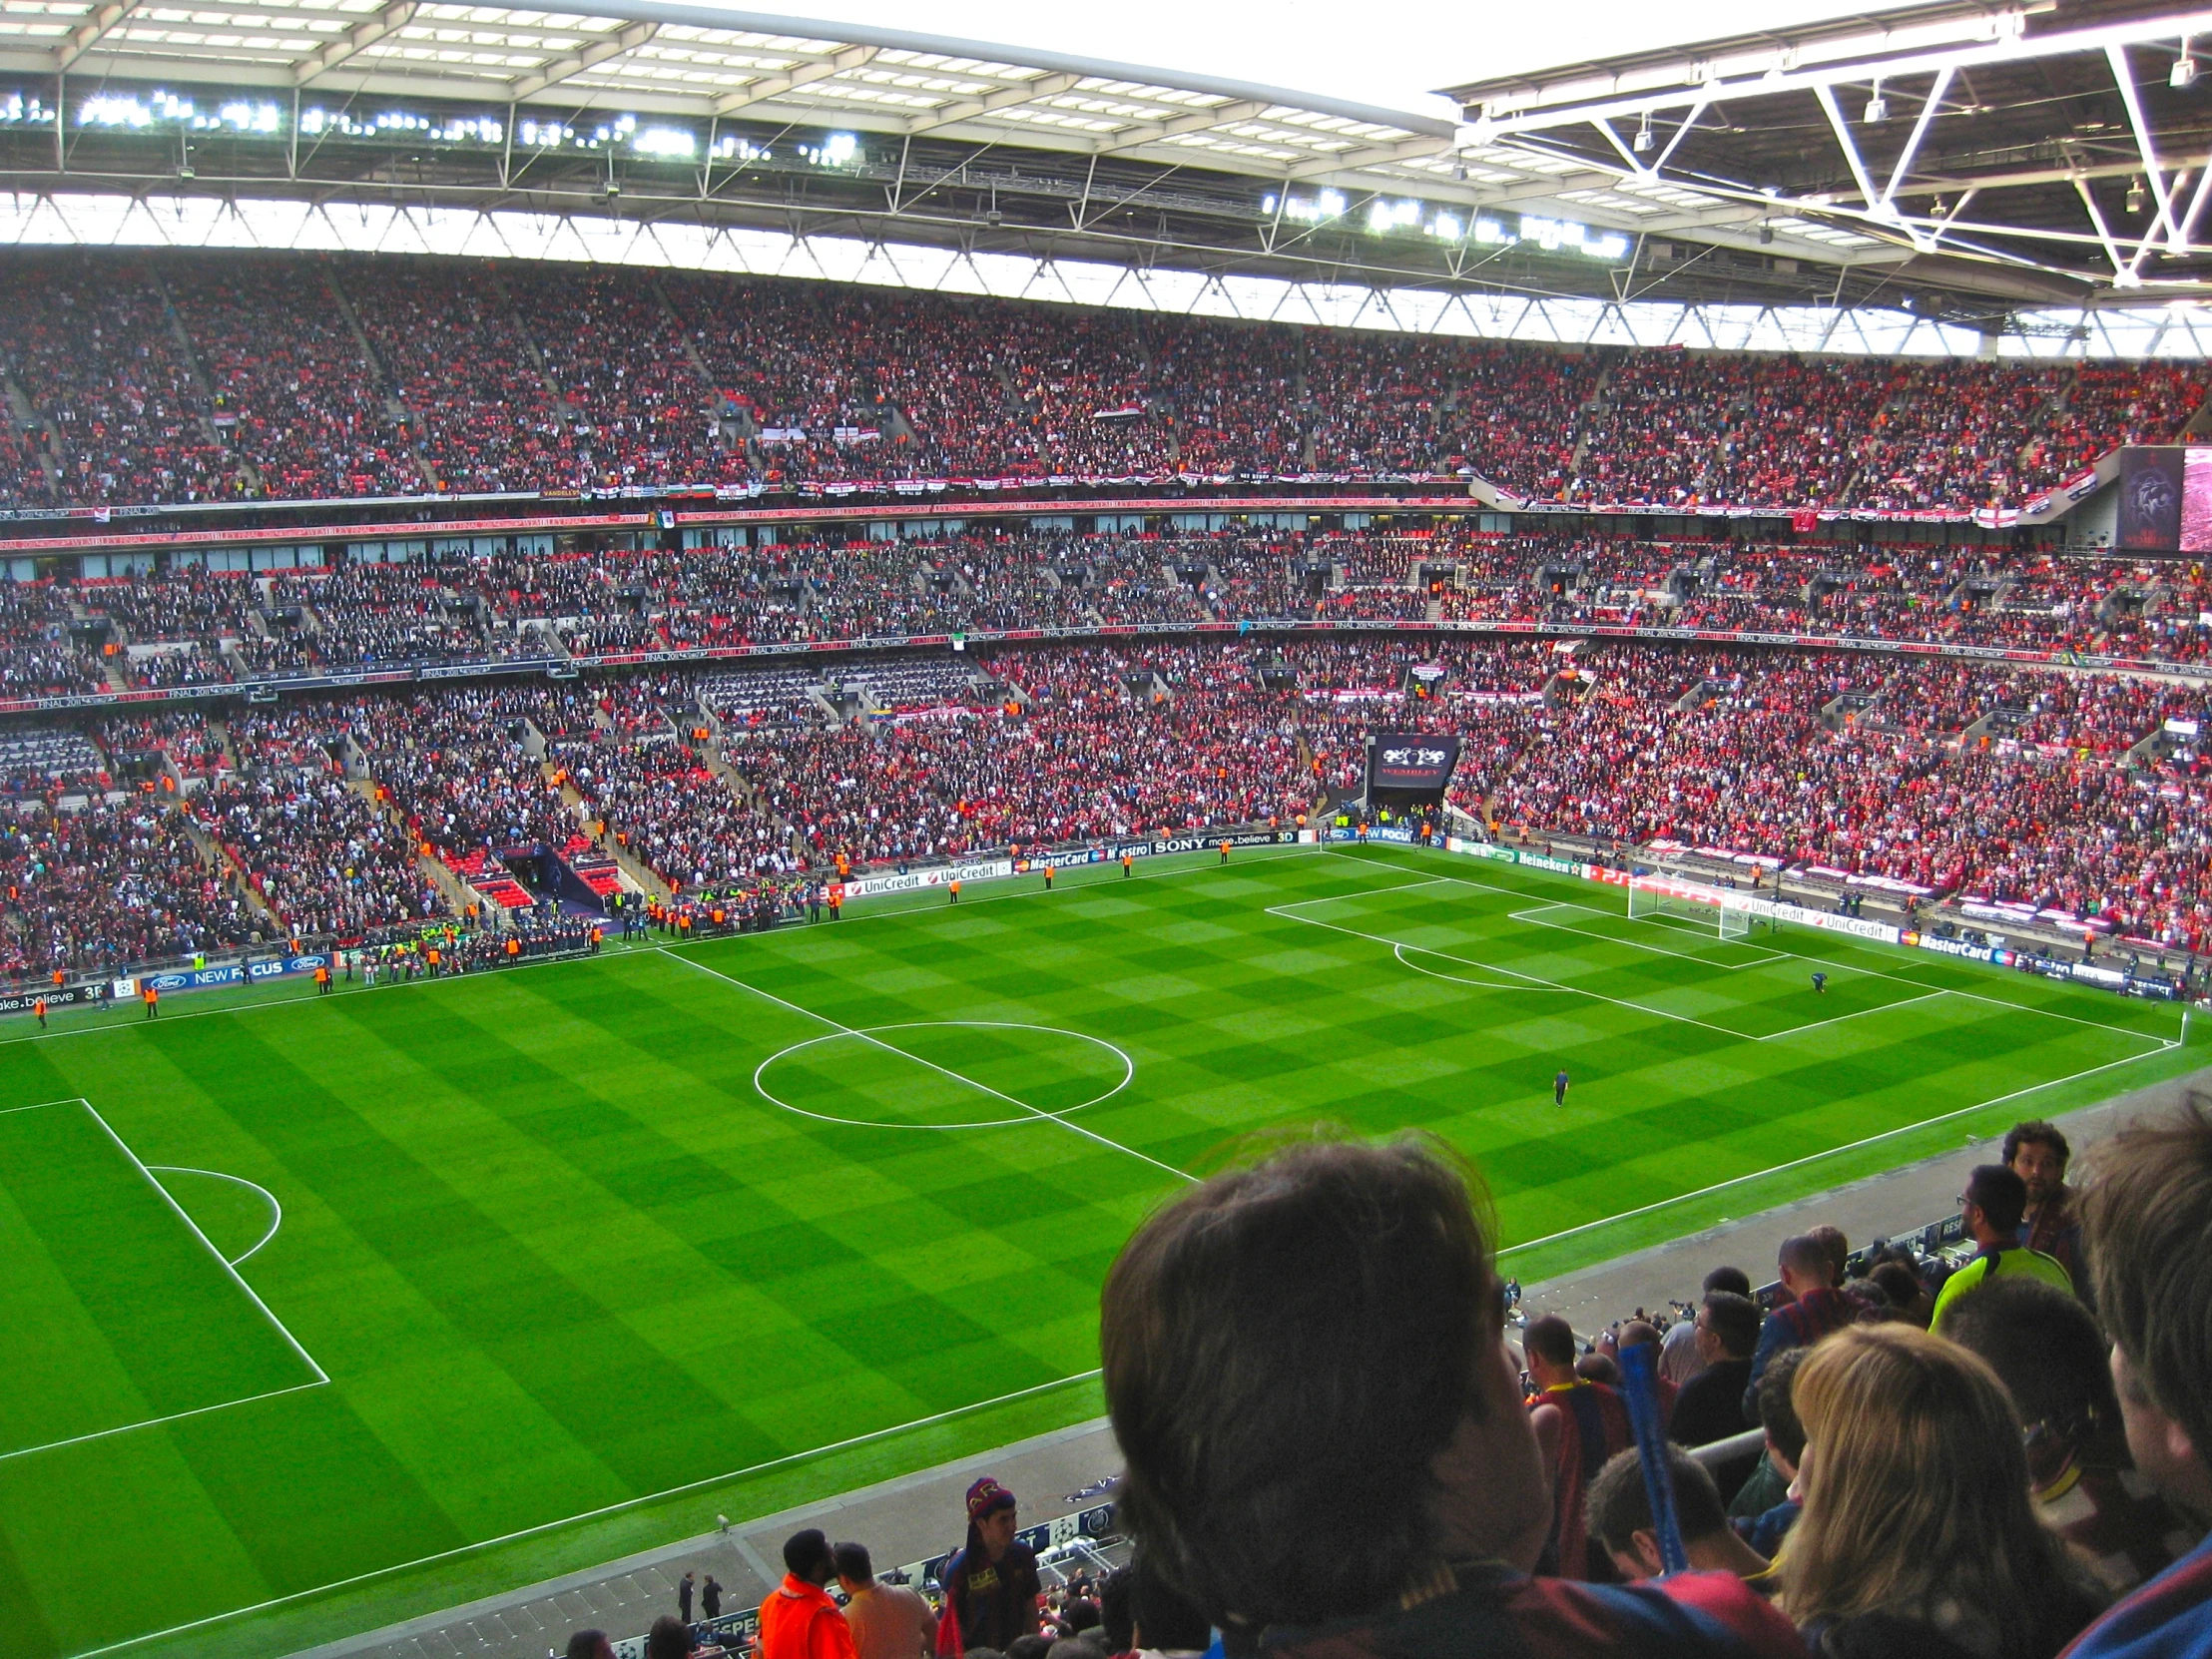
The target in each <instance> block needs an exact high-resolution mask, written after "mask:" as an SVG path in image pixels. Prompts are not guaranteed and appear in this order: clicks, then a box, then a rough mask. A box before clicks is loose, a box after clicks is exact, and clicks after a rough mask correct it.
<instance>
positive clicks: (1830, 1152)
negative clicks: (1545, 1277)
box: [1498, 1040, 2181, 1258]
mask: <svg viewBox="0 0 2212 1659" xmlns="http://www.w3.org/2000/svg"><path fill="white" fill-rule="evenodd" d="M2180 1046H2181V1044H2180V1043H2179V1042H2167V1041H2163V1040H2162V1041H2161V1045H2160V1046H2159V1047H2158V1048H2155V1049H2153V1050H2151V1051H2150V1052H2149V1053H2145V1054H2123V1055H2122V1056H2120V1058H2119V1059H2117V1060H2107V1061H2105V1062H2104V1064H2102V1065H2101V1066H2090V1067H2088V1068H2086V1069H2085V1070H2082V1071H2076V1072H2069V1073H2067V1074H2066V1075H2065V1076H2064V1077H2053V1078H2050V1079H2048V1080H2047V1081H2045V1082H2041V1083H2030V1084H2028V1085H2027V1087H2025V1088H2023V1089H2014V1090H2012V1091H2011V1092H2010V1093H2009V1094H1999V1095H1991V1096H1990V1097H1989V1098H1988V1099H1987V1100H1977V1101H1975V1102H1974V1103H1973V1104H1972V1105H1971V1106H1960V1107H1958V1108H1957V1109H1955V1110H1954V1111H1949V1112H1938V1113H1937V1114H1936V1116H1934V1117H1932V1118H1923V1119H1922V1120H1921V1121H1920V1122H1919V1123H1905V1124H1900V1125H1899V1126H1898V1127H1897V1128H1895V1129H1885V1130H1883V1131H1882V1133H1881V1134H1879V1135H1868V1136H1866V1137H1865V1138H1864V1139H1861V1140H1856V1141H1847V1142H1845V1143H1844V1144H1843V1145H1842V1146H1832V1147H1829V1148H1828V1149H1827V1150H1826V1151H1822V1152H1813V1153H1808V1154H1807V1155H1806V1156H1805V1157H1803V1158H1793V1159H1791V1160H1790V1161H1789V1162H1788V1163H1786V1164H1776V1165H1774V1166H1773V1167H1772V1168H1770V1169H1762V1170H1753V1171H1752V1172H1751V1173H1750V1174H1749V1175H1735V1176H1731V1177H1729V1179H1727V1180H1726V1181H1716V1182H1714V1183H1713V1184H1712V1185H1711V1186H1710V1187H1700V1188H1698V1189H1697V1191H1695V1192H1689V1193H1677V1194H1675V1196H1674V1197H1672V1198H1662V1199H1660V1200H1659V1201H1658V1202H1657V1203H1655V1204H1644V1205H1640V1206H1638V1207H1637V1208H1636V1209H1633V1210H1623V1211H1622V1212H1621V1213H1620V1214H1619V1215H1617V1216H1607V1217H1605V1218H1604V1219H1603V1220H1602V1221H1586V1222H1584V1223H1583V1224H1582V1225H1581V1226H1580V1227H1568V1228H1564V1229H1562V1230H1561V1231H1559V1232H1557V1233H1546V1234H1545V1235H1544V1236H1543V1237H1542V1238H1540V1239H1529V1240H1526V1241H1525V1242H1523V1243H1521V1244H1517V1245H1508V1246H1507V1247H1506V1248H1505V1249H1503V1250H1501V1251H1499V1252H1498V1255H1499V1257H1500V1258H1503V1257H1507V1256H1511V1255H1513V1254H1515V1253H1516V1252H1519V1251H1523V1250H1534V1249H1535V1248H1536V1247H1537V1246H1538V1245H1547V1244H1556V1243H1557V1242H1558V1241H1559V1240H1561V1239H1571V1238H1574V1237H1575V1236H1577V1235H1578V1234H1582V1233H1590V1232H1594V1231H1596V1230H1597V1229H1598V1228H1600V1227H1610V1226H1612V1225H1613V1224H1614V1223H1615V1222H1619V1221H1632V1220H1634V1219H1635V1218H1636V1217H1637V1216H1648V1215H1650V1214H1651V1213H1652V1212H1653V1211H1655V1210H1664V1209H1666V1208H1668V1207H1669V1206H1670V1205H1675V1204H1687V1203H1688V1202H1689V1201H1690V1200H1691V1199H1693V1198H1706V1197H1709V1196H1711V1195H1712V1194H1714V1193H1719V1192H1726V1191H1727V1190H1728V1189H1729V1188H1730V1187H1740V1186H1742V1185H1743V1184H1744V1183H1745V1182H1747V1181H1758V1180H1761V1179H1763V1178H1765V1177H1766V1176H1769V1175H1781V1174H1783V1173H1785V1172H1786V1171H1789V1170H1794V1169H1802V1168H1804V1167H1805V1166H1806V1165H1807V1164H1816V1163H1819V1162H1820V1161H1821V1160H1822V1159H1823V1158H1833V1157H1835V1156H1836V1155H1837V1154H1839V1153H1843V1152H1856V1151H1858V1150H1859V1148H1861V1147H1863V1146H1874V1145H1876V1144H1877V1143H1878V1142H1881V1141H1887V1140H1894V1139H1896V1138H1897V1137H1898V1136H1900V1135H1910V1134H1911V1133H1912V1132H1913V1131H1914V1130H1916V1129H1932V1128H1934V1127H1935V1126H1936V1124H1938V1123H1948V1122H1949V1121H1950V1120H1951V1119H1952V1118H1962V1117H1965V1116H1966V1115H1967V1114H1968V1113H1971V1112H1979V1111H1982V1110H1984V1109H1985V1108H1987V1107H1990V1106H2002V1105H2003V1104H2004V1103H2005V1102H2006V1101H2008V1100H2018V1099H2019V1098H2020V1097H2021V1096H2023V1095H2031V1094H2040V1093H2041V1092H2042V1091H2043V1090H2045V1089H2055V1088H2056V1087H2058V1085H2059V1084H2061V1083H2076V1082H2079V1081H2080V1080H2081V1079H2082V1078H2084V1077H2094V1076H2095V1075H2096V1074H2097V1073H2098V1072H2100V1071H2110V1070H2112V1069H2113V1068H2114V1067H2115V1066H2131V1065H2133V1064H2135V1062H2136V1061H2138V1060H2147V1059H2149V1058H2150V1057H2151V1055H2152V1054H2165V1053H2171V1052H2172V1051H2173V1050H2174V1049H2177V1048H2179V1047H2180Z"/></svg>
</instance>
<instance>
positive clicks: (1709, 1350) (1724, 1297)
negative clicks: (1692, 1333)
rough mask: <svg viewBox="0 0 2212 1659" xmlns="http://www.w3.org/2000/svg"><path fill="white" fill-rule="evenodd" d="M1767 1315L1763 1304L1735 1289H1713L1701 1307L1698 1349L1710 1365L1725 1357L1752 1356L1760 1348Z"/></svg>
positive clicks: (1742, 1357)
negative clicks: (1738, 1293)
mask: <svg viewBox="0 0 2212 1659" xmlns="http://www.w3.org/2000/svg"><path fill="white" fill-rule="evenodd" d="M1764 1321H1765V1316H1764V1315H1762V1314H1761V1313H1760V1312H1759V1304H1758V1303H1756V1302H1754V1301H1752V1300H1751V1298H1750V1297H1748V1296H1739V1295H1737V1294H1736V1293H1735V1292H1734V1291H1714V1292H1712V1293H1710V1294H1709V1295H1708V1296H1707V1297H1706V1299H1705V1302H1704V1304H1703V1306H1701V1307H1700V1308H1699V1309H1698V1311H1697V1334H1698V1340H1697V1346H1698V1352H1699V1353H1700V1354H1702V1355H1704V1356H1705V1363H1706V1364H1707V1365H1715V1364H1717V1363H1719V1362H1720V1361H1722V1360H1748V1359H1750V1358H1751V1357H1752V1355H1753V1354H1755V1353H1756V1352H1757V1351H1758V1348H1759V1327H1760V1326H1761V1324H1763V1323H1764Z"/></svg>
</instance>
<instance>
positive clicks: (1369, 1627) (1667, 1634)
mask: <svg viewBox="0 0 2212 1659" xmlns="http://www.w3.org/2000/svg"><path fill="white" fill-rule="evenodd" d="M1452 1576H1453V1580H1454V1584H1453V1587H1452V1588H1451V1589H1449V1590H1448V1591H1446V1593H1444V1594H1441V1595H1438V1596H1434V1597H1432V1598H1430V1599H1428V1600H1425V1601H1421V1602H1419V1603H1417V1604H1416V1605H1414V1606H1412V1607H1409V1608H1406V1609H1404V1610H1402V1611H1397V1612H1391V1613H1388V1614H1384V1615H1381V1616H1379V1617H1376V1618H1373V1619H1353V1620H1346V1621H1343V1622H1342V1623H1339V1624H1332V1625H1322V1626H1318V1627H1315V1628H1313V1629H1307V1630H1269V1631H1267V1632H1265V1633H1264V1634H1263V1635H1262V1637H1261V1638H1260V1642H1259V1659H1805V1644H1804V1642H1803V1640H1802V1639H1801V1638H1800V1637H1799V1635H1798V1633H1797V1630H1796V1628H1795V1627H1794V1626H1792V1624H1791V1623H1790V1621H1789V1620H1788V1619H1786V1618H1784V1617H1783V1616H1782V1614H1780V1613H1779V1612H1777V1611H1776V1610H1775V1609H1774V1608H1773V1607H1771V1606H1770V1605H1768V1603H1767V1602H1766V1601H1765V1600H1763V1599H1762V1598H1761V1597H1760V1596H1759V1595H1758V1594H1757V1593H1756V1592H1755V1591H1753V1590H1751V1589H1750V1588H1748V1587H1747V1586H1746V1585H1745V1584H1744V1582H1743V1581H1742V1580H1741V1579H1739V1578H1736V1577H1735V1576H1733V1575H1732V1574H1729V1573H1721V1572H1686V1573H1677V1574H1676V1575H1675V1576H1674V1577H1672V1578H1668V1579H1664V1580H1654V1581H1651V1582H1649V1583H1644V1584H1633V1585H1614V1584H1578V1583H1573V1582H1570V1581H1568V1580H1566V1579H1559V1578H1531V1577H1529V1576H1527V1575H1526V1574H1525V1573H1517V1572H1514V1571H1513V1570H1512V1569H1511V1568H1509V1567H1506V1566H1504V1565H1503V1564H1502V1563H1499V1562H1494V1561H1489V1562H1481V1563H1478V1564H1475V1565H1472V1566H1465V1567H1461V1568H1459V1569H1458V1570H1457V1571H1456V1572H1455V1573H1454V1574H1453V1575H1452Z"/></svg>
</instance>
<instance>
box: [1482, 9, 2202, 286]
mask: <svg viewBox="0 0 2212 1659" xmlns="http://www.w3.org/2000/svg"><path fill="white" fill-rule="evenodd" d="M2206 35H2212V9H2204V8H2201V7H2196V8H2192V7H2188V6H2177V5H2174V4H2172V3H2170V0H2169V3H2166V4H2146V3H2142V0H2072V3H2066V0H2014V3H2010V4H1992V3H1984V0H1938V3H1936V4H1925V5H1916V6H1908V7H1902V8H1898V9H1895V10H1891V11H1887V12H1882V13H1879V14H1874V15H1869V16H1863V17H1851V18H1843V19H1839V20H1836V21H1833V22H1825V23H1815V24H1808V25H1804V26H1802V27H1796V28H1786V29H1776V30H1772V31H1765V32H1762V33H1760V34H1756V35H1747V36H1740V37H1737V38H1734V39H1729V40H1716V41H1708V42H1704V43H1702V44H1698V45H1694V46H1688V47H1684V48H1681V49H1679V50H1676V51H1671V52H1644V53H1635V54H1630V55H1625V56H1621V57H1616V58H1608V59H1601V60H1595V61H1590V62H1585V63H1575V64H1568V65H1565V66H1563V67H1560V68H1557V69H1554V70H1550V71H1547V72H1544V73H1541V74H1536V75H1513V76H1501V77H1498V78H1496V79H1493V80H1486V81H1476V82H1472V83H1469V84H1467V85H1465V86H1460V87H1455V88H1453V89H1451V96H1452V97H1454V98H1456V99H1457V100H1458V101H1459V102H1460V104H1461V105H1462V106H1463V108H1464V109H1465V112H1466V115H1467V119H1468V122H1469V123H1470V132H1471V135H1472V136H1473V137H1474V138H1475V139H1476V140H1477V141H1478V142H1481V143H1484V144H1494V145H1500V146H1503V147H1505V148H1506V149H1508V150H1510V151H1512V152H1513V153H1515V154H1518V155H1524V156H1526V155H1541V156H1548V157H1551V158H1553V159H1554V160H1555V161H1557V162H1558V163H1560V164H1561V165H1562V166H1568V167H1572V168H1575V169H1577V170H1580V171H1583V172H1585V173H1587V175H1588V176H1589V178H1590V179H1591V180H1592V181H1593V182H1595V181H1598V180H1611V181H1614V184H1613V188H1614V190H1615V191H1617V192H1621V193H1635V194H1650V193H1654V192H1659V191H1664V190H1667V189H1670V188H1671V189H1677V190H1685V191H1694V192H1697V193H1700V194H1702V195H1705V196H1707V197H1709V198H1712V199H1713V200H1714V201H1715V203H1716V211H1715V214H1714V216H1713V217H1715V218H1734V219H1736V220H1737V221H1738V222H1742V221H1743V220H1745V219H1747V218H1748V219H1750V220H1751V221H1753V222H1755V223H1756V224H1757V225H1758V226H1759V227H1761V228H1763V229H1771V230H1772V231H1774V232H1776V233H1778V234H1779V233H1783V232H1788V233H1791V234H1795V235H1812V236H1825V237H1845V236H1849V237H1857V238H1872V239H1874V240H1875V241H1877V242H1878V243H1880V244H1881V245H1882V246H1883V247H1884V248H1885V249H1887V250H1894V251H1896V252H1897V253H1898V254H1900V255H1903V256H1905V257H1906V260H1907V262H1908V263H1907V264H1906V266H1905V267H1903V268H1901V269H1900V271H1899V273H1898V276H1899V279H1900V280H1903V281H1914V280H1936V281H1939V282H1943V283H1946V284H1956V285H1959V286H1963V287H1967V288H1980V289H1982V290H1984V291H1987V292H1991V293H2002V292H2004V291H2006V289H2007V286H2008V284H2007V282H2006V280H2005V277H2006V275H2007V274H2009V275H2010V277H2012V279H2013V282H2014V283H2016V284H2018V285H2016V286H2013V287H2012V291H2014V292H2018V293H2022V294H2026V293H2029V292H2033V291H2036V290H2037V288H2038V287H2039V286H2041V284H2043V283H2052V284H2056V287H2055V288H2053V287H2042V288H2041V291H2043V292H2046V293H2050V292H2054V291H2057V290H2058V289H2063V288H2071V289H2073V290H2076V291H2087V292H2100V291H2109V292H2112V293H2114V294H2116V295H2119V296H2121V297H2123V298H2127V299H2130V300H2132V301H2137V302H2139V300H2140V298H2141V297H2142V296H2143V295H2145V294H2146V293H2160V292H2163V293H2167V294H2188V295H2192V296H2194V295H2196V294H2199V293H2203V292H2207V291H2212V238H2208V237H2206V236H2203V235H2200V226H2201V222H2202V219H2203V214H2204V209H2205V204H2206V200H2207V193H2208V191H2212V60H2206V61H2205V62H2204V64H2203V68H2204V69H2205V70H2206V71H2207V72H2206V73H2205V74H2203V75H2202V77H2201V84H2200V76H2199V60H2198V58H2197V57H2196V56H2195V55H2194V51H2193V48H2192V45H2191V41H2192V37H2202V36H2206ZM2205 45H2206V48H2207V49H2208V50H2212V41H2207V42H2206V43H2205Z"/></svg>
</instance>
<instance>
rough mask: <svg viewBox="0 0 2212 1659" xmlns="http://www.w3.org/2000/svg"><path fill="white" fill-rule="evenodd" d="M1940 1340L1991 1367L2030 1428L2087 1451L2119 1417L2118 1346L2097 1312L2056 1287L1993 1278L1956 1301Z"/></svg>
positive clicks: (1946, 1316)
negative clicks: (2114, 1351) (2113, 1357)
mask: <svg viewBox="0 0 2212 1659" xmlns="http://www.w3.org/2000/svg"><path fill="white" fill-rule="evenodd" d="M1936 1335H1937V1336H1938V1337H1945V1338H1948V1339H1949V1340H1950V1341H1951V1342H1954V1343H1956V1344H1957V1345H1958V1346H1959V1347H1960V1348H1963V1349H1966V1350H1968V1351H1969V1352H1971V1353H1974V1354H1978V1355H1980V1356H1981V1358H1982V1359H1984V1360H1986V1361H1987V1362H1988V1363H1989V1369H1990V1370H1991V1371H1993V1372H1995V1373H1996V1374H1997V1381H1998V1382H2000V1383H2003V1384H2004V1391H2005V1392H2006V1393H2008V1394H2010V1395H2011V1396H2012V1407H2013V1409H2014V1410H2015V1411H2016V1412H2018V1414H2019V1419H2020V1426H2021V1427H2023V1428H2033V1427H2036V1426H2038V1425H2040V1426H2041V1427H2043V1428H2044V1429H2046V1430H2047V1431H2048V1432H2050V1433H2052V1434H2054V1435H2057V1436H2058V1437H2059V1438H2061V1439H2063V1440H2064V1441H2066V1442H2067V1443H2068V1444H2072V1445H2079V1444H2081V1443H2082V1442H2083V1441H2085V1440H2086V1439H2088V1437H2089V1435H2090V1433H2091V1431H2092V1429H2093V1427H2094V1425H2095V1424H2096V1422H2098V1421H2099V1420H2105V1421H2110V1420H2112V1419H2113V1418H2114V1417H2115V1416H2116V1414H2117V1411H2118V1402H2117V1401H2115V1400H2114V1399H2113V1397H2112V1374H2111V1371H2110V1368H2109V1364H2108V1356H2109V1352H2110V1345H2108V1344H2107V1343H2106V1342H2105V1340H2104V1336H2103V1333H2101V1332H2100V1331H2098V1330H2097V1322H2096V1320H2095V1318H2094V1317H2093V1316H2092V1315H2091V1314H2090V1312H2089V1310H2088V1309H2086V1308H2084V1307H2083V1306H2082V1305H2081V1304H2080V1302H2079V1301H2077V1300H2076V1299H2075V1298H2073V1297H2070V1296H2068V1295H2067V1294H2066V1293H2065V1292H2064V1291H2061V1290H2060V1289H2058V1287H2057V1286H2055V1285H2046V1284H2044V1283H2043V1282H2042V1281H2041V1280H2038V1279H2028V1278H2025V1277H2012V1276H2006V1277H2002V1278H1997V1279H1992V1280H1990V1281H1989V1282H1988V1283H1987V1284H1985V1285H1983V1286H1982V1287H1981V1288H1980V1289H1979V1290H1977V1291H1975V1292H1974V1294H1973V1295H1972V1296H1962V1297H1958V1298H1955V1299H1954V1300H1953V1301H1952V1302H1951V1304H1950V1306H1949V1307H1947V1308H1945V1309H1944V1310H1943V1320H1942V1324H1941V1325H1939V1326H1938V1327H1936Z"/></svg>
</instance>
